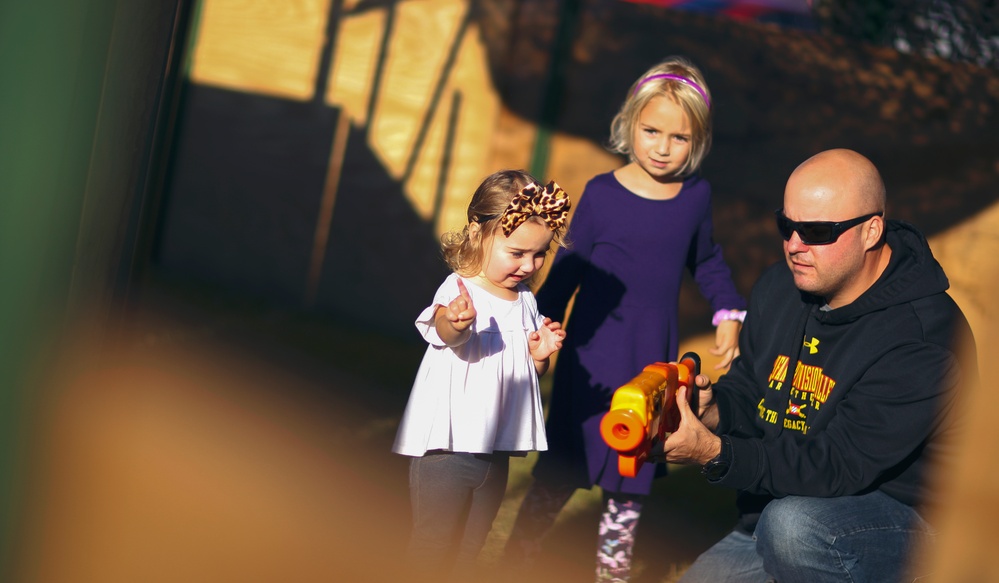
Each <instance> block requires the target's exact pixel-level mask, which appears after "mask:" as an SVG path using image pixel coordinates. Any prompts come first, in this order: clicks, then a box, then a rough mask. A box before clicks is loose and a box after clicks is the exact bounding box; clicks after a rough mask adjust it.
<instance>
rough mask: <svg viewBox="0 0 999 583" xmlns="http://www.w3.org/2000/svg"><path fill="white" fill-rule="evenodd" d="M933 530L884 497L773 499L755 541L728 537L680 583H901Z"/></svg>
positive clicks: (734, 534)
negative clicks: (914, 551)
mask: <svg viewBox="0 0 999 583" xmlns="http://www.w3.org/2000/svg"><path fill="white" fill-rule="evenodd" d="M934 535H935V533H934V531H933V529H932V528H931V527H930V526H929V524H927V523H926V521H924V520H923V518H922V517H921V516H920V515H919V513H918V512H916V510H915V509H913V508H912V507H910V506H907V505H905V504H903V503H901V502H899V501H897V500H895V499H894V498H892V497H890V496H888V495H887V494H884V493H882V492H872V493H869V494H864V495H860V496H842V497H839V498H807V497H803V496H789V497H787V498H781V499H779V500H774V501H772V502H770V503H769V504H768V505H767V507H766V508H765V509H764V510H763V514H762V515H760V520H759V522H758V523H757V525H756V531H755V533H754V534H753V536H749V535H746V534H743V533H740V532H732V533H730V534H729V535H728V536H726V537H725V538H723V539H722V540H721V541H720V542H718V543H717V544H715V546H713V547H711V548H710V549H708V550H707V551H705V552H704V554H702V555H701V556H700V557H698V558H697V560H696V561H695V562H694V564H693V565H691V567H690V569H688V570H687V572H686V573H684V576H683V578H682V579H681V583H695V582H701V581H703V582H712V583H769V582H773V581H779V582H780V583H795V582H799V581H800V582H807V583H826V582H837V583H839V582H842V581H853V582H861V581H870V582H874V583H891V582H895V581H901V580H902V577H903V576H906V575H909V573H908V572H907V569H908V567H909V566H910V565H909V560H908V559H909V557H908V552H909V550H910V549H911V548H912V547H913V545H914V544H915V543H916V542H917V541H918V540H920V539H923V538H925V539H927V540H930V539H932V537H933V536H934Z"/></svg>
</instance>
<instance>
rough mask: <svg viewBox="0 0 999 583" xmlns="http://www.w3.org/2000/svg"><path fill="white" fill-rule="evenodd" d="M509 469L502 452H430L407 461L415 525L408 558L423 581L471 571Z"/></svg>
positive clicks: (500, 495)
mask: <svg viewBox="0 0 999 583" xmlns="http://www.w3.org/2000/svg"><path fill="white" fill-rule="evenodd" d="M509 470H510V457H509V455H508V454H504V453H493V454H471V453H451V452H428V453H427V454H426V455H424V456H423V457H418V458H413V460H412V461H411V462H410V465H409V493H410V499H411V502H412V506H413V530H412V533H411V535H410V540H409V548H408V557H409V560H410V562H411V565H412V567H413V568H414V569H415V570H416V572H417V573H419V574H420V575H421V580H422V577H424V576H425V577H426V578H427V580H436V579H437V578H438V577H440V576H441V575H443V574H446V572H447V569H448V566H449V564H450V561H451V558H452V556H453V555H454V567H453V576H454V577H455V578H456V579H457V578H464V574H466V573H469V572H471V571H473V570H474V566H475V561H476V558H477V557H478V555H479V551H480V550H481V549H482V546H483V545H484V544H485V542H486V537H487V536H488V535H489V531H490V529H492V525H493V519H494V518H496V513H497V512H499V508H500V504H501V503H502V502H503V495H504V493H505V492H506V482H507V477H508V475H509Z"/></svg>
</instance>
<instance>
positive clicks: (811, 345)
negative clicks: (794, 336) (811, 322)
mask: <svg viewBox="0 0 999 583" xmlns="http://www.w3.org/2000/svg"><path fill="white" fill-rule="evenodd" d="M805 346H807V347H808V354H815V353H816V352H818V351H819V339H818V338H816V337H814V336H812V341H811V342H809V341H808V340H805Z"/></svg>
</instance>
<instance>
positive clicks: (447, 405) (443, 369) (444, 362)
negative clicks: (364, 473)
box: [392, 273, 548, 456]
mask: <svg viewBox="0 0 999 583" xmlns="http://www.w3.org/2000/svg"><path fill="white" fill-rule="evenodd" d="M458 277H459V276H458V275H457V274H454V273H452V274H451V275H450V276H448V278H447V279H446V280H444V283H443V284H441V286H440V288H438V289H437V294H436V295H435V296H434V303H433V304H432V305H431V306H430V307H428V308H427V309H425V310H423V312H422V313H421V314H420V316H419V317H418V318H417V319H416V328H417V329H418V330H419V331H420V334H422V335H423V337H424V339H426V341H427V342H429V343H430V346H429V347H427V352H426V354H425V355H424V356H423V362H422V363H421V364H420V369H419V371H418V372H417V374H416V381H415V382H414V383H413V390H412V392H411V393H410V396H409V403H408V404H407V405H406V412H405V413H404V414H403V416H402V422H401V424H400V425H399V432H398V434H397V435H396V439H395V445H393V446H392V451H394V452H396V453H400V454H403V455H409V456H422V455H423V454H425V453H426V452H427V451H429V450H435V449H441V450H447V451H456V452H468V453H491V452H493V451H531V450H545V449H548V442H547V440H546V439H545V425H544V414H543V412H542V409H541V391H540V387H539V385H538V373H537V370H536V369H535V368H534V360H533V359H532V358H531V353H530V350H528V347H527V335H528V334H529V333H530V332H532V331H534V330H537V329H539V328H540V327H541V325H542V321H543V318H542V316H541V315H540V314H538V305H537V302H536V301H535V299H534V294H532V293H531V291H530V290H529V289H528V288H527V286H524V285H520V286H519V289H518V293H517V299H515V300H512V301H511V300H504V299H501V298H498V297H496V296H494V295H492V294H491V293H489V292H487V291H486V290H484V289H482V288H480V287H479V286H477V285H476V284H475V283H473V282H472V281H471V280H468V279H465V278H462V279H463V281H464V282H465V287H466V288H467V289H468V293H469V295H470V296H471V298H472V303H473V305H474V306H475V312H476V316H475V320H474V321H473V322H472V325H471V334H470V335H469V336H468V340H467V341H466V342H465V343H464V344H462V345H461V346H455V347H453V348H449V347H447V346H446V345H445V344H444V342H443V341H441V339H440V336H438V335H437V330H436V328H435V326H434V311H435V310H436V308H437V306H447V305H448V304H449V303H451V300H453V299H454V298H455V297H457V296H458V295H459V293H458Z"/></svg>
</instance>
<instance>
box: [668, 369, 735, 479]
mask: <svg viewBox="0 0 999 583" xmlns="http://www.w3.org/2000/svg"><path fill="white" fill-rule="evenodd" d="M703 376H704V375H698V376H697V379H698V380H701V378H702V377H703ZM708 385H709V386H710V383H708ZM687 390H688V389H687V387H681V388H680V391H678V392H677V395H676V406H677V408H678V409H679V411H680V427H678V428H677V430H676V431H674V432H673V433H671V434H670V435H669V437H667V438H666V443H665V444H663V445H664V448H663V449H664V451H665V453H666V461H667V462H671V463H678V464H697V465H704V464H706V463H707V462H708V461H710V460H711V459H712V458H714V457H715V456H717V455H718V454H719V453H721V438H720V437H718V436H717V435H715V434H714V433H712V432H711V430H710V429H708V428H707V426H706V425H704V423H702V422H701V420H700V419H698V418H697V415H695V414H694V412H693V411H692V410H691V409H690V403H689V402H688V401H687ZM709 390H710V389H709ZM708 397H709V398H710V395H708ZM700 398H701V399H704V398H705V394H704V392H703V391H702V392H701V395H700ZM710 407H713V405H710Z"/></svg>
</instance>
